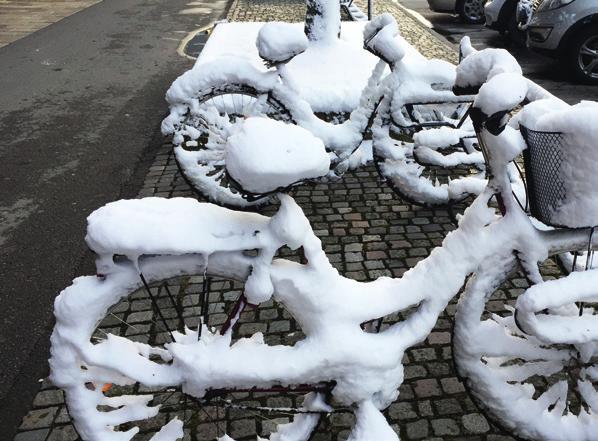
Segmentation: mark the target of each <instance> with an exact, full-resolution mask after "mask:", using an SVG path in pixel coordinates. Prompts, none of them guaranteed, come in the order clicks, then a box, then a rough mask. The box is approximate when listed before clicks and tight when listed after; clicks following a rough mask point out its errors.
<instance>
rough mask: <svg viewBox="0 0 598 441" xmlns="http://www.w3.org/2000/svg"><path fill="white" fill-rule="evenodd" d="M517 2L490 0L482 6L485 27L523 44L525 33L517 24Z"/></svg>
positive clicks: (516, 0)
mask: <svg viewBox="0 0 598 441" xmlns="http://www.w3.org/2000/svg"><path fill="white" fill-rule="evenodd" d="M517 4H518V0H490V1H488V2H487V3H486V4H485V5H484V15H485V16H486V26H487V27H489V28H490V29H494V30H496V31H498V32H500V33H501V34H508V35H509V38H510V39H511V40H513V41H515V42H517V43H520V44H523V43H525V32H524V31H522V30H521V29H519V26H518V22H517Z"/></svg>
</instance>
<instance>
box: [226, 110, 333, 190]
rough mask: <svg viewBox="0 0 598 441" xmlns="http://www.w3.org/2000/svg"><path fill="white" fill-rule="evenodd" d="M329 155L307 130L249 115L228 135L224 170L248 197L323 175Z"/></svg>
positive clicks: (283, 188) (325, 172)
mask: <svg viewBox="0 0 598 441" xmlns="http://www.w3.org/2000/svg"><path fill="white" fill-rule="evenodd" d="M329 168H330V157H329V155H328V153H327V152H326V149H325V147H324V143H323V142H322V141H321V140H320V139H319V138H316V137H315V136H314V135H312V134H311V133H310V132H308V131H307V130H305V129H303V128H301V127H299V126H295V125H292V124H285V123H283V122H281V121H275V120H272V119H269V118H259V117H256V118H248V119H246V120H245V121H244V122H243V123H242V126H241V128H240V129H239V130H238V131H237V132H236V133H234V134H233V135H232V136H230V137H229V138H228V142H227V145H226V171H227V174H228V176H229V178H231V179H232V180H234V182H235V183H236V184H237V187H239V188H238V189H239V190H240V191H241V192H242V193H243V195H244V196H245V197H247V198H250V197H251V198H255V199H257V198H259V197H261V196H264V195H268V194H272V193H275V192H281V191H284V190H286V189H287V188H288V187H290V186H292V185H294V184H296V183H298V182H301V181H304V180H307V179H312V178H317V177H320V176H324V175H326V174H327V173H328V171H329Z"/></svg>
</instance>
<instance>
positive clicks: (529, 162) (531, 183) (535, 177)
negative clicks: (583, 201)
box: [520, 126, 567, 227]
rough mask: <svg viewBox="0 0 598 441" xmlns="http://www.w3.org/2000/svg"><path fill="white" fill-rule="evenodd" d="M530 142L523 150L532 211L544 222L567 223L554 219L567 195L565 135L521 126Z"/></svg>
mask: <svg viewBox="0 0 598 441" xmlns="http://www.w3.org/2000/svg"><path fill="white" fill-rule="evenodd" d="M520 130H521V134H522V135H523V138H524V139H525V142H526V144H527V149H525V150H524V151H523V160H524V164H525V175H526V182H527V189H528V198H529V206H530V212H531V214H532V216H534V217H535V218H536V219H538V220H539V221H540V222H542V223H544V224H546V225H551V226H555V227H556V226H567V225H562V224H559V223H558V222H557V221H555V219H553V217H554V214H555V212H556V210H557V209H558V207H559V206H560V205H561V204H562V203H563V201H565V200H566V198H567V186H566V185H565V182H564V180H563V178H562V173H561V169H562V167H563V161H564V159H565V148H564V147H565V137H564V135H563V134H562V133H560V132H541V131H536V130H531V129H528V128H526V127H524V126H520Z"/></svg>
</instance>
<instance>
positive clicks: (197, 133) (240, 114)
mask: <svg viewBox="0 0 598 441" xmlns="http://www.w3.org/2000/svg"><path fill="white" fill-rule="evenodd" d="M193 103H194V104H193V105H192V106H190V108H193V111H191V110H189V111H188V112H187V114H186V115H185V118H184V120H183V121H182V122H181V123H180V125H179V126H178V127H177V130H176V132H175V134H174V136H173V144H174V153H175V160H176V163H177V166H178V168H179V170H180V172H181V174H182V176H183V177H184V179H185V180H186V181H187V183H188V184H189V186H190V187H191V188H192V189H193V190H194V191H195V192H196V193H198V194H200V195H201V196H203V197H204V198H206V199H207V200H209V201H211V202H214V203H217V204H219V205H223V206H228V207H231V208H244V207H251V206H258V205H261V204H265V203H267V202H268V200H269V199H270V198H268V197H265V198H261V199H258V200H253V201H249V200H247V199H246V198H244V197H243V192H242V190H241V189H239V188H237V187H236V186H235V184H234V182H232V181H231V180H230V179H229V178H228V176H227V174H226V163H225V156H226V150H225V147H226V138H227V137H228V131H229V130H230V129H231V128H232V126H233V125H234V124H235V123H236V122H237V121H238V120H239V119H240V118H246V117H250V116H264V117H268V118H272V119H275V120H279V121H284V122H289V123H292V122H293V119H292V116H291V112H290V111H289V110H288V109H287V108H286V107H285V106H284V105H283V104H282V103H281V102H280V101H278V100H277V99H276V98H274V97H273V96H272V95H270V94H268V93H267V92H261V91H258V90H257V89H255V88H253V87H251V86H248V85H244V84H234V83H226V82H224V83H223V84H221V85H218V86H214V87H212V88H211V89H209V90H207V91H205V92H203V93H200V94H199V95H198V96H197V97H196V98H194V101H193ZM214 112H215V113H214ZM206 115H209V117H210V118H212V120H211V121H208V120H207V118H206V117H205V116H206Z"/></svg>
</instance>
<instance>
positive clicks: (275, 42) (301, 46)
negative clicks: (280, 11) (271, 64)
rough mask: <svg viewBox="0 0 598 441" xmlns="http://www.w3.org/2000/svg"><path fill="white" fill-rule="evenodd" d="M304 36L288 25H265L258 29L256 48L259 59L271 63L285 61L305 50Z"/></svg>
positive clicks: (298, 30)
mask: <svg viewBox="0 0 598 441" xmlns="http://www.w3.org/2000/svg"><path fill="white" fill-rule="evenodd" d="M307 45H308V41H307V37H306V36H305V34H304V33H303V32H302V31H301V30H300V29H298V28H297V26H294V25H292V24H290V23H280V22H272V23H267V24H265V25H264V26H262V28H261V29H260V31H259V33H258V35H257V40H256V46H257V49H258V52H259V54H260V57H262V58H263V59H265V60H271V61H287V60H290V59H291V58H293V57H294V56H295V55H298V54H300V53H301V52H303V51H305V49H307Z"/></svg>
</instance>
